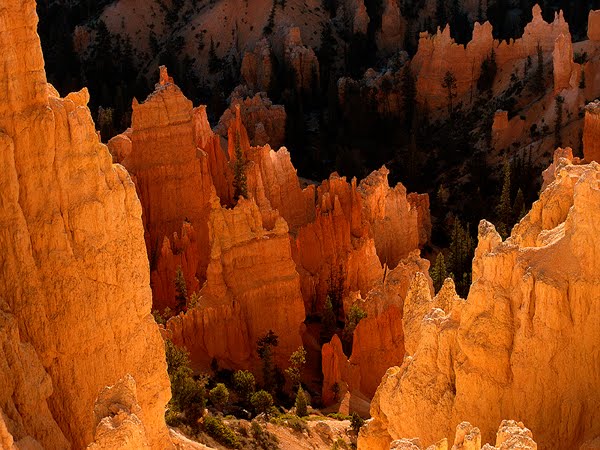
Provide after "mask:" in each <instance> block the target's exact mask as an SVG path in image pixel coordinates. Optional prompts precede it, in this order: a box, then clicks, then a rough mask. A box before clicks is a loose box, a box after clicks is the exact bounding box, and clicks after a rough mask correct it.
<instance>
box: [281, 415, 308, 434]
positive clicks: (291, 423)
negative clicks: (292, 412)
mask: <svg viewBox="0 0 600 450" xmlns="http://www.w3.org/2000/svg"><path fill="white" fill-rule="evenodd" d="M286 425H287V426H288V427H289V428H291V429H292V430H294V431H297V432H298V433H302V432H304V431H305V430H306V429H307V428H308V427H307V425H306V422H305V421H304V420H303V419H301V418H300V417H298V416H291V417H290V418H289V419H287V421H286Z"/></svg>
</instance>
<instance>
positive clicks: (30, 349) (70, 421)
mask: <svg viewBox="0 0 600 450" xmlns="http://www.w3.org/2000/svg"><path fill="white" fill-rule="evenodd" d="M0 23H1V24H2V32H0V80H2V83H1V84H0V130H2V131H0V164H1V165H2V171H1V173H0V186H1V188H0V223H1V224H2V226H1V227H0V229H1V231H0V255H2V256H1V258H0V259H2V263H1V264H0V299H1V300H0V303H1V306H0V310H1V311H2V313H0V348H1V349H2V350H1V351H0V353H1V355H0V359H1V361H2V362H1V363H0V408H1V409H2V412H1V414H0V416H1V417H2V418H1V419H0V430H1V431H0V439H1V441H0V442H2V444H1V445H2V447H3V448H4V446H5V444H7V442H10V441H14V442H15V444H16V445H18V446H19V447H21V446H23V448H24V447H27V448H48V449H62V448H69V447H72V448H85V447H86V446H87V445H88V444H90V443H91V442H92V440H93V439H94V433H95V430H96V418H95V416H94V404H95V402H96V398H97V397H98V394H99V393H100V392H101V390H102V389H103V388H104V387H105V386H109V385H114V384H115V383H117V382H118V380H120V379H122V378H123V377H125V376H127V374H129V375H131V377H133V379H135V381H136V383H137V403H138V405H139V407H140V411H139V412H138V415H137V417H138V419H139V420H140V421H141V422H142V423H143V425H144V428H145V439H146V441H147V442H148V444H149V445H150V447H151V448H153V449H157V450H158V449H165V448H170V447H171V444H170V440H169V437H168V432H167V427H166V425H165V422H164V411H165V405H166V403H167V401H168V399H169V396H170V391H169V381H168V377H167V373H166V363H165V354H164V347H163V343H162V340H161V338H160V334H159V332H158V329H157V327H156V324H155V323H154V321H153V320H152V317H151V315H150V307H151V292H150V277H149V270H148V259H147V255H146V251H145V244H144V238H143V235H144V234H143V233H144V231H143V224H142V219H141V214H142V211H141V207H140V203H139V200H138V198H137V196H136V193H135V188H134V185H133V183H132V181H131V178H130V177H129V176H128V174H127V172H126V171H125V170H123V168H122V167H121V166H118V165H113V164H112V160H111V156H110V154H109V152H108V151H107V148H106V146H104V145H102V144H101V143H100V142H99V140H98V135H97V134H96V131H95V126H94V123H93V121H92V118H91V115H90V111H89V109H88V108H87V101H88V99H89V96H88V94H87V90H86V89H83V90H82V91H80V92H79V93H75V94H70V95H68V96H67V97H66V98H59V97H58V95H57V94H56V91H55V90H54V89H53V88H49V87H48V84H47V82H46V75H45V72H44V60H43V57H42V51H41V45H40V41H39V38H38V36H37V33H36V29H37V17H36V5H35V1H33V0H6V1H3V2H2V7H1V8H0ZM11 447H12V445H10V446H7V448H11Z"/></svg>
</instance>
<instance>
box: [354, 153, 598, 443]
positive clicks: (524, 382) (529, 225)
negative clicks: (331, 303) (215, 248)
mask: <svg viewBox="0 0 600 450" xmlns="http://www.w3.org/2000/svg"><path fill="white" fill-rule="evenodd" d="M599 180H600V166H599V165H598V164H597V163H595V162H592V163H591V164H588V165H573V164H571V163H570V162H569V160H568V159H567V158H562V159H559V160H558V163H557V164H556V167H555V177H554V181H553V182H551V183H550V184H549V185H548V186H547V188H546V189H545V190H544V191H543V192H542V194H541V196H540V199H539V200H538V201H537V202H535V203H534V205H533V207H532V209H531V211H530V213H529V214H528V215H527V216H525V217H524V218H523V219H522V220H521V222H520V223H519V224H517V225H516V226H515V228H514V229H513V231H512V234H511V236H510V237H509V238H508V239H507V240H506V241H505V242H502V239H501V238H500V236H499V235H498V233H497V232H496V230H495V229H494V227H493V226H492V225H491V224H489V223H487V222H485V221H482V222H481V224H480V226H479V245H478V247H477V250H476V252H475V258H474V261H473V284H472V286H471V290H470V292H469V297H468V299H467V301H466V302H465V303H464V304H460V305H455V306H452V307H450V308H448V309H449V310H450V312H449V313H447V312H444V310H442V309H433V310H431V312H429V313H428V314H427V315H426V316H425V318H424V319H423V322H422V324H421V337H420V339H419V342H418V343H417V346H416V348H415V350H414V351H413V352H410V351H409V354H410V356H409V357H407V358H406V359H405V361H404V363H403V365H402V366H401V367H400V368H395V369H390V371H388V376H387V381H386V380H384V382H383V383H382V385H381V386H380V388H379V389H378V393H377V394H376V395H375V399H374V401H373V404H372V407H371V413H372V416H373V417H374V419H373V421H372V422H371V423H370V424H369V425H368V427H367V428H366V430H365V431H364V432H363V434H362V435H361V436H362V437H363V439H365V440H364V442H365V443H368V442H379V444H377V445H375V444H373V445H372V446H369V447H362V448H369V449H378V448H386V449H387V448H388V446H389V442H391V441H392V440H394V439H398V438H400V437H402V436H419V437H420V438H421V439H422V441H423V442H425V443H433V442H436V441H438V440H439V439H441V438H442V437H443V436H447V435H449V433H451V432H452V430H453V428H454V427H455V426H456V424H458V423H460V421H462V420H469V421H471V422H476V423H478V424H479V425H480V429H481V435H482V437H483V438H484V439H486V440H487V439H491V437H492V433H493V430H494V429H495V427H496V426H497V424H498V423H499V422H500V420H501V418H503V417H519V418H520V419H523V420H526V421H527V422H528V424H529V425H530V427H531V430H532V431H533V432H534V433H535V434H536V436H537V438H536V439H537V440H538V442H539V443H540V446H542V447H543V448H557V449H572V448H578V447H579V446H580V445H582V444H583V443H584V442H586V441H589V440H592V439H594V438H596V437H597V436H598V435H599V434H600V418H599V417H598V416H597V415H596V414H588V413H586V411H594V410H596V409H597V408H598V405H600V397H599V393H598V390H597V388H596V387H597V386H598V385H599V383H600V373H599V372H598V370H597V369H596V368H597V367H598V366H599V364H600V361H599V359H598V358H599V356H598V352H597V351H596V349H597V343H598V342H600V335H599V328H598V327H597V326H596V324H597V322H598V320H600V308H599V305H600V299H599V298H598V295H599V292H600V290H599V289H598V286H599V285H600V279H599V277H598V274H597V273H596V272H597V271H596V270H595V267H597V264H598V260H597V259H598V255H600V251H599V248H600V240H599V239H598V232H597V223H598V216H599V215H600V209H599V208H598V205H600V184H599V183H600V182H599ZM415 320H418V318H415ZM407 350H408V348H407ZM424 392H427V395H423V393H424ZM417 411H418V414H417V413H416V412H417ZM420 417H427V418H428V420H427V421H422V420H420ZM369 439H373V440H372V441H369ZM385 442H387V444H384V443H385ZM386 445H387V446H386ZM359 447H361V445H360V443H359Z"/></svg>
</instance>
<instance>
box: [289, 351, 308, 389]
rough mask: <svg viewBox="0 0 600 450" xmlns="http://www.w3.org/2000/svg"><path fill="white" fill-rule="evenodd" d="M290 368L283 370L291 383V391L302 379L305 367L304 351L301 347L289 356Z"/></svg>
mask: <svg viewBox="0 0 600 450" xmlns="http://www.w3.org/2000/svg"><path fill="white" fill-rule="evenodd" d="M289 361H290V366H289V367H288V368H287V369H285V373H286V375H287V376H288V378H289V379H290V382H291V383H292V389H295V388H296V386H298V385H299V384H300V380H301V378H302V370H303V369H304V366H305V365H306V350H305V349H304V347H303V346H300V347H298V350H296V351H295V352H294V353H292V354H291V355H290V360H289Z"/></svg>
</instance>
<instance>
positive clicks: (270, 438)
mask: <svg viewBox="0 0 600 450" xmlns="http://www.w3.org/2000/svg"><path fill="white" fill-rule="evenodd" d="M250 432H251V433H252V437H253V438H254V441H255V442H256V445H258V447H259V448H262V449H263V450H278V449H279V439H277V436H275V435H274V434H273V433H269V432H268V431H267V430H265V429H263V427H261V426H260V424H259V423H258V422H252V424H251V425H250Z"/></svg>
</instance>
